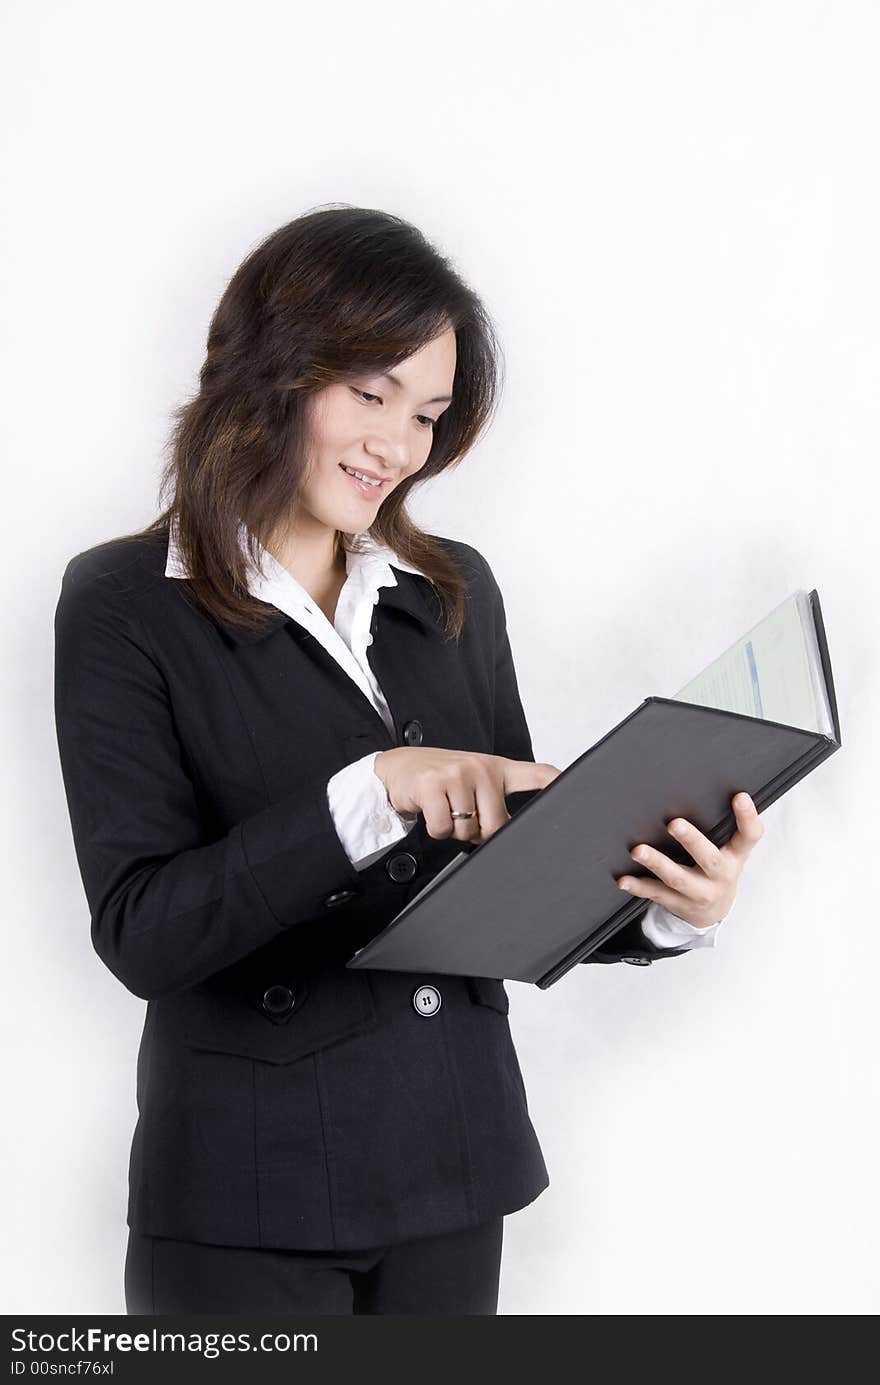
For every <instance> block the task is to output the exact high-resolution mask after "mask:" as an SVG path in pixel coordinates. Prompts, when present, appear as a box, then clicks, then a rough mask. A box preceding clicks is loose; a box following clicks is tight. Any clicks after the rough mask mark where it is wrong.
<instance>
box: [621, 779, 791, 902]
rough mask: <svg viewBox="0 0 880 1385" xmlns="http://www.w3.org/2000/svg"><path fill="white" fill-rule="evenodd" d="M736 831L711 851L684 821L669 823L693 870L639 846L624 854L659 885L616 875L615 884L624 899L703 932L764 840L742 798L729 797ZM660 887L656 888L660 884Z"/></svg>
mask: <svg viewBox="0 0 880 1385" xmlns="http://www.w3.org/2000/svg"><path fill="white" fill-rule="evenodd" d="M730 801H731V805H732V807H733V812H734V816H735V818H736V824H737V830H736V832H734V834H733V836H732V837H731V839H730V841H729V842H727V843H726V844H725V845H724V846H721V847H718V846H715V844H714V842H710V841H709V838H708V837H705V836H704V835H703V833H702V832H701V831H700V830H699V828H697V827H694V825H693V823H690V822H688V821H687V819H686V818H673V819H672V821H671V822H668V823H667V824H666V830H667V832H669V833H670V834H671V835H672V836H673V837H675V839H676V841H678V842H681V844H682V846H683V847H685V849H686V850H687V851H688V852H689V853H690V855H691V856H693V858H694V860H695V861H696V865H695V866H680V865H679V864H678V862H677V861H671V860H670V859H669V857H668V856H664V855H663V852H662V851H656V850H655V849H654V847H652V846H647V845H645V844H644V843H643V844H641V845H639V846H635V847H633V849H632V851H631V852H630V853H629V854H630V856H632V858H633V860H634V861H638V863H639V865H642V866H647V867H648V869H649V870H652V871H653V872H654V874H655V875H656V876H659V880H651V879H643V878H642V877H641V876H633V875H621V876H620V877H619V879H618V880H617V884H618V885H619V887H620V888H621V889H622V890H624V889H625V890H627V891H628V892H629V893H630V894H634V895H639V896H640V897H641V898H642V899H651V900H655V901H656V902H657V903H658V904H661V905H662V906H663V908H664V909H668V910H669V912H670V913H671V914H675V915H676V917H677V918H680V919H684V921H685V923H690V924H693V926H694V927H695V928H708V927H709V925H710V924H713V923H718V921H719V920H720V919H723V918H724V917H725V915H726V914H727V913H729V911H730V909H731V908H732V906H733V901H734V899H735V897H736V887H737V884H738V882H739V876H740V872H741V870H742V868H743V866H744V865H745V863H746V861H747V860H748V858H749V855H750V854H751V851H752V848H753V847H754V846H756V845H757V843H758V842H759V841H760V840H761V838H762V837H763V835H764V824H763V823H762V822H761V820H760V818H759V817H758V810H757V808H756V807H755V805H754V803H753V802H752V800H751V799H750V798H749V795H748V794H745V793H741V794H735V795H734V797H733V798H732V799H731V800H730ZM661 882H662V883H661Z"/></svg>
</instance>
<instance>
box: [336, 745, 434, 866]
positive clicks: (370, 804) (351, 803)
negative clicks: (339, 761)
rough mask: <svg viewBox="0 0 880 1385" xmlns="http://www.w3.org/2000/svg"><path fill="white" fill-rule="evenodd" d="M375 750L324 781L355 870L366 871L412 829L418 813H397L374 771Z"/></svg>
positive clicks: (347, 853)
mask: <svg viewBox="0 0 880 1385" xmlns="http://www.w3.org/2000/svg"><path fill="white" fill-rule="evenodd" d="M378 754H379V751H378V750H374V751H373V752H372V753H371V754H369V755H364V756H363V758H362V759H360V760H355V761H354V762H353V763H352V764H350V765H346V766H345V767H344V768H343V769H341V770H339V771H337V773H336V774H334V775H333V777H332V779H331V780H330V781H329V783H328V784H327V801H328V803H329V806H330V816H331V817H332V818H333V823H334V826H335V827H336V833H337V836H338V837H339V840H340V842H341V843H342V846H343V849H344V851H345V854H346V856H347V857H348V859H349V860H350V861H351V863H352V865H353V866H354V868H355V870H365V869H366V867H367V866H369V865H371V864H372V863H373V861H375V860H376V859H377V858H378V857H379V856H381V855H383V854H384V852H386V851H387V850H388V848H389V847H391V846H393V845H394V843H395V842H399V841H400V840H401V838H402V837H405V836H406V835H407V833H408V832H411V831H412V829H413V826H414V824H415V823H416V822H417V821H418V813H413V814H410V813H398V812H396V811H395V809H394V808H392V807H391V804H390V803H389V802H388V794H387V792H386V790H385V785H384V784H383V783H382V780H381V779H380V778H379V776H378V774H375V773H374V771H373V766H374V764H375V760H376V756H377V755H378Z"/></svg>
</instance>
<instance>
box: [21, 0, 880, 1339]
mask: <svg viewBox="0 0 880 1385" xmlns="http://www.w3.org/2000/svg"><path fill="white" fill-rule="evenodd" d="M313 11H316V12H313ZM3 28H4V35H3V39H4V44H3V46H4V47H5V58H4V59H3V64H4V70H3V73H2V83H0V87H2V89H3V93H4V94H3V98H2V99H3V107H4V109H3V112H2V114H3V129H4V138H5V141H6V152H5V161H4V162H5V177H4V184H5V189H6V192H7V196H8V197H9V202H10V214H8V215H7V217H6V218H5V221H6V229H5V231H4V233H3V253H2V257H0V264H2V275H3V283H2V290H3V301H4V314H3V316H4V318H5V332H4V341H5V347H4V358H3V362H2V365H3V377H4V382H5V383H7V384H8V385H9V386H10V389H9V391H8V393H7V396H6V404H5V406H4V411H3V432H4V436H5V443H6V449H5V450H6V462H5V468H4V490H5V496H4V501H5V504H4V509H5V513H6V516H7V518H6V522H5V536H6V537H5V543H6V552H7V560H6V568H5V571H6V582H7V600H6V602H5V604H4V614H3V625H4V628H3V637H4V650H5V654H6V668H7V678H6V679H5V680H4V698H5V704H6V705H5V708H4V715H3V726H4V729H5V731H6V736H7V739H6V746H5V751H4V778H5V784H6V792H5V793H4V796H3V797H4V804H5V813H6V822H5V829H4V831H3V842H4V847H5V849H6V852H7V854H8V859H7V862H6V868H5V873H4V882H5V899H4V904H5V909H4V915H3V921H4V963H5V966H4V975H5V985H4V988H3V991H4V1004H3V1007H2V1012H3V1020H4V1039H3V1067H4V1077H5V1080H6V1085H7V1095H6V1097H5V1100H4V1108H3V1109H4V1114H5V1117H6V1120H5V1127H6V1129H5V1137H4V1140H3V1145H2V1149H3V1155H2V1158H3V1165H4V1167H3V1169H2V1175H3V1176H2V1182H3V1187H4V1192H5V1194H6V1198H5V1202H6V1205H5V1208H4V1213H3V1227H4V1241H5V1247H4V1248H5V1250H6V1252H7V1254H6V1256H5V1260H6V1263H7V1270H6V1281H5V1283H4V1285H3V1309H4V1311H5V1312H7V1313H12V1312H40V1313H43V1312H45V1313H52V1312H55V1313H62V1312H63V1313H97V1312H118V1313H122V1312H124V1302H123V1290H122V1265H123V1256H124V1248H125V1236H126V1229H125V1196H126V1175H127V1162H128V1147H129V1140H130V1137H131V1132H132V1128H133V1125H134V1119H135V1106H134V1077H135V1056H136V1049H137V1043H138V1038H139V1034H140V1027H141V1022H142V1017H143V1012H144V1008H145V1007H144V1003H143V1002H142V1001H140V1000H138V999H136V998H135V997H133V996H131V995H130V994H129V993H128V992H127V991H125V990H124V988H123V987H122V986H121V985H120V984H119V983H118V981H116V980H115V979H114V977H113V976H112V975H111V974H110V973H109V972H108V971H107V970H106V969H105V968H103V967H102V965H101V963H100V962H99V961H98V959H97V957H96V955H95V954H94V953H93V952H92V950H91V945H90V942H89V928H88V922H89V921H88V913H87V908H86V904H85V897H84V894H83V892H82V888H81V884H80V880H79V876H78V873H77V868H76V862H75V858H74V854H73V846H72V840H71V836H70V829H69V823H68V819H67V814H66V805H65V802H64V797H63V790H62V784H61V778H60V770H59V765H58V760H57V749H56V745H55V740H54V725H53V717H52V617H53V611H54V607H55V602H56V601H57V597H58V592H59V584H60V578H61V573H62V570H63V568H64V565H65V564H66V562H67V560H68V559H69V558H70V557H71V556H72V555H73V554H74V553H77V552H80V551H82V550H83V549H84V548H87V547H90V546H91V545H93V544H95V543H98V542H101V541H103V540H105V539H108V538H111V537H113V536H114V535H117V534H120V533H123V532H126V531H127V530H129V529H131V528H135V527H138V526H140V525H142V524H144V523H146V522H147V521H148V520H149V519H151V518H152V517H153V515H154V514H155V512H156V510H155V504H156V491H157V482H158V473H159V466H160V462H161V449H162V446H163V444H164V441H165V437H166V433H167V427H168V421H169V414H170V410H171V409H172V408H173V407H174V406H175V405H176V404H178V403H180V402H181V401H182V400H183V399H184V398H185V397H186V396H187V395H188V394H189V393H190V391H191V390H192V389H193V388H194V385H195V380H196V373H197V371H198V368H199V366H200V364H201V360H202V353H203V349H204V339H205V333H206V328H207V323H208V320H209V316H210V314H211V312H212V309H213V307H214V305H215V303H216V301H217V299H218V297H219V295H220V293H221V292H222V290H223V288H224V286H225V284H226V282H227V280H228V278H229V277H230V275H231V274H232V272H233V271H234V269H235V267H236V265H237V264H238V263H239V262H240V260H241V259H242V258H243V257H244V255H245V254H246V253H247V252H248V251H249V250H250V249H251V248H252V246H253V245H254V244H255V243H256V242H257V240H259V239H261V238H262V237H263V236H264V235H265V234H267V233H268V232H269V231H270V230H272V229H274V228H275V227H277V226H279V225H281V224H282V223H283V222H285V221H288V220H290V219H292V218H293V217H294V216H297V215H299V214H300V213H301V212H303V211H305V210H307V209H309V208H311V207H314V206H318V205H323V204H326V203H330V202H347V203H350V204H355V205H361V206H369V207H378V208H382V209H384V210H387V211H391V212H394V213H396V214H398V215H402V216H405V217H406V218H408V219H409V220H411V221H413V222H415V224H416V225H418V226H419V227H420V228H421V229H422V230H423V231H424V232H425V234H426V235H427V236H428V237H429V239H431V240H432V241H433V242H434V244H435V245H437V246H438V248H440V249H441V250H443V251H444V252H445V253H447V254H449V255H451V256H452V257H453V259H454V261H455V263H456V265H457V267H458V268H459V269H460V271H461V272H462V273H463V274H464V275H465V277H466V278H467V279H468V280H469V282H471V283H472V285H473V286H474V287H475V288H476V289H477V291H478V292H479V293H480V294H481V295H482V297H483V298H484V301H485V302H486V305H487V307H488V309H489V311H490V313H491V314H492V315H493V317H494V318H495V321H496V323H497V325H498V328H499V331H500V333H501V336H502V340H503V343H504V349H505V355H506V362H507V382H506V388H505V394H504V400H503V404H502V407H501V411H500V415H499V417H498V419H497V421H496V424H495V426H494V428H493V430H492V431H491V433H490V434H489V435H488V436H487V438H486V439H485V440H484V441H483V442H482V443H481V444H480V445H479V446H478V448H477V449H476V450H475V451H474V452H473V454H472V455H471V457H470V458H469V459H468V460H467V461H466V462H464V463H463V464H462V465H461V466H460V467H459V468H458V470H457V472H456V473H455V474H454V475H450V476H448V477H446V478H440V479H439V480H438V481H436V482H435V483H433V484H432V486H431V488H430V489H429V490H428V491H426V492H425V493H424V494H423V496H422V498H421V499H420V500H419V502H418V503H417V505H416V506H415V507H414V509H415V513H416V514H417V516H418V517H419V518H420V519H421V520H422V521H423V523H424V524H425V526H426V527H427V528H429V529H431V530H432V531H434V532H437V533H441V534H449V535H452V536H457V537H459V538H462V539H465V540H467V541H469V542H471V543H473V544H475V545H476V546H477V547H478V548H480V549H481V550H482V551H483V552H484V553H485V554H486V556H487V557H488V558H489V560H490V562H491V563H492V565H493V568H494V570H495V573H496V576H497V577H498V580H499V582H500V584H501V587H502V590H503V592H504V594H505V600H506V604H507V609H508V618H509V627H510V634H511V639H512V643H513V649H514V654H515V657H516V661H517V666H518V671H519V678H520V687H521V692H522V696H523V700H524V703H525V707H526V712H527V715H528V717H529V722H530V725H531V729H532V734H533V740H534V745H535V754H536V757H537V758H538V759H540V760H547V761H549V762H551V763H554V764H556V765H558V766H559V767H564V766H565V765H567V764H569V763H570V762H571V761H572V760H573V759H574V758H575V757H576V756H578V755H579V754H581V753H582V751H583V750H584V749H586V748H587V747H588V746H589V745H591V744H592V743H593V742H594V741H595V740H597V739H598V738H599V737H600V736H601V735H603V734H604V733H605V732H606V731H607V730H608V729H609V728H610V727H611V726H612V725H613V724H615V723H616V722H617V721H619V720H620V719H621V718H622V717H624V716H625V715H627V714H628V713H629V712H630V711H632V710H633V709H634V707H635V706H637V705H638V703H639V702H640V701H641V700H642V699H643V698H644V697H645V696H648V695H651V694H659V695H665V696H668V695H671V694H672V693H674V692H675V691H676V690H677V689H678V688H679V687H680V686H681V685H682V684H683V683H685V682H686V681H688V680H689V679H690V678H691V677H692V676H693V675H694V674H695V673H697V672H698V671H699V670H700V669H701V668H702V667H703V666H704V665H705V664H706V663H708V662H709V661H710V660H711V659H713V658H714V657H715V656H716V655H717V654H718V653H720V652H721V650H722V649H724V648H726V647H727V646H728V645H729V644H730V643H732V642H733V641H734V640H735V639H737V638H738V637H739V636H740V635H741V634H742V633H743V632H744V631H745V630H746V629H748V628H749V627H750V626H751V625H752V624H754V623H755V622H756V621H757V620H758V619H760V618H761V617H762V616H763V615H764V614H765V613H766V612H767V611H768V610H770V609H771V608H772V607H773V606H775V605H777V604H778V603H779V602H780V601H781V600H783V599H784V598H785V597H786V596H787V595H788V594H789V593H790V592H792V591H793V590H794V589H795V588H797V587H804V588H807V589H809V588H812V587H814V586H815V587H817V588H818V590H819V593H820V597H821V600H822V607H823V611H824V614H825V620H826V625H827V629H828V637H829V643H830V648H831V655H832V660H833V666H834V673H835V680H836V686H837V694H838V699H839V705H840V716H841V722H842V730H843V740H844V746H843V749H842V750H841V751H840V752H838V753H837V754H835V755H834V756H832V757H831V759H830V760H828V761H827V762H826V763H825V764H823V765H821V766H820V767H819V768H818V770H816V772H815V773H814V774H812V775H810V776H809V777H808V778H807V779H806V780H804V781H803V782H802V783H801V784H800V785H799V786H798V787H797V788H796V789H795V790H794V791H793V792H792V793H790V794H789V795H787V796H786V797H784V798H783V799H782V800H780V802H779V803H777V804H775V805H773V806H772V807H771V808H770V809H768V811H767V813H766V815H765V825H766V833H765V836H764V839H763V840H762V842H761V843H760V844H759V846H758V848H757V849H756V851H755V853H754V855H753V856H752V859H751V861H750V862H749V864H748V867H747V870H746V872H745V874H744V876H743V878H742V882H741V887H740V892H739V897H738V899H737V902H736V906H735V910H734V913H733V915H732V917H731V918H730V920H729V922H728V923H726V924H725V925H724V928H723V929H722V930H721V934H720V937H719V943H718V946H717V947H716V948H715V949H714V950H704V951H701V952H699V953H694V954H693V955H691V956H688V957H683V958H680V959H677V960H667V961H663V962H659V963H656V964H655V965H654V966H652V967H645V968H636V967H627V966H611V967H599V966H594V967H578V968H576V969H575V971H574V972H572V973H570V974H569V975H568V976H567V977H566V978H565V979H564V980H563V981H562V982H560V983H559V985H558V986H557V987H555V988H554V989H552V990H551V991H548V992H546V993H545V992H541V991H539V990H537V989H536V988H534V987H529V986H526V985H520V984H517V983H511V984H510V985H509V990H510V992H511V995H512V1005H511V1021H512V1026H513V1031H514V1035H515V1038H516V1041H517V1045H518V1050H519V1054H520V1061H521V1064H522V1067H523V1070H524V1073H525V1079H526V1084H527V1088H528V1092H529V1102H530V1109H531V1112H532V1117H533V1120H534V1123H535V1126H536V1128H537V1130H538V1133H539V1136H540V1138H541V1141H542V1145H543V1148H544V1151H545V1156H546V1159H547V1163H548V1166H549V1168H550V1173H551V1180H552V1182H551V1186H550V1188H549V1189H548V1190H547V1192H545V1193H544V1194H543V1195H542V1196H541V1197H540V1198H539V1199H538V1200H537V1201H536V1202H535V1203H533V1204H532V1205H531V1206H530V1207H528V1208H526V1209H525V1210H523V1211H521V1212H519V1213H517V1214H515V1215H513V1216H511V1217H510V1218H508V1220H507V1223H506V1238H505V1254H504V1264H503V1274H502V1285H501V1302H500V1311H501V1312H502V1313H505V1314H554V1313H565V1314H633V1313H637V1314H647V1313H657V1314H692V1313H693V1314H716V1313H721V1314H746V1313H758V1314H826V1313H828V1314H842V1313H849V1312H854V1313H863V1314H864V1313H871V1312H876V1311H877V1309H878V1307H880V1301H878V1300H880V1293H878V1271H877V1256H878V1252H877V1245H878V1233H880V1225H878V1220H880V1219H878V1194H877V1178H876V1171H877V1167H878V1155H880V1151H878V1140H877V1124H878V1121H877V1097H878V1081H877V1071H878V1052H877V1048H878V1044H877V1023H876V985H877V976H878V959H880V931H878V930H880V922H878V914H877V908H876V902H875V901H876V877H875V870H876V866H875V863H874V856H873V853H872V850H871V848H872V847H873V846H874V845H875V843H876V839H877V828H878V814H877V812H876V796H877V789H876V785H877V769H878V757H877V733H876V726H877V703H878V666H877V640H876V629H877V602H878V596H880V592H878V586H877V580H876V576H875V569H876V557H877V551H876V482H875V473H876V468H877V463H878V441H880V427H878V423H880V417H878V413H880V405H878V400H880V390H878V367H880V349H878V320H880V273H878V253H877V247H878V245H880V201H878V184H877V176H876V174H877V146H878V116H880V97H878V83H877V71H878V59H880V11H878V8H877V6H876V5H875V4H873V3H870V0H866V2H865V3H861V4H860V3H846V0H842V2H840V0H839V2H838V3H836V4H835V5H834V6H833V7H832V6H829V5H826V4H820V3H813V2H812V0H797V2H796V3H795V2H794V0H792V2H791V3H783V0H777V2H776V3H773V2H772V0H771V3H761V4H751V3H744V0H735V3H734V2H733V0H731V2H730V3H726V4H725V3H714V4H712V3H696V2H695V0H687V2H683V3H677V4H668V3H664V4H653V3H636V2H635V0H632V2H631V3H624V4H613V3H610V0H603V3H594V4H586V5H583V4H581V5H575V4H553V3H544V4H541V5H540V6H538V7H536V8H535V9H534V10H529V9H528V8H526V7H525V6H523V5H517V6H515V5H513V4H503V3H492V4H489V3H474V0H447V2H446V3H445V4H444V5H443V6H442V7H441V6H439V5H437V6H427V5H416V6H414V5H413V4H412V3H409V4H403V3H395V4H380V5H372V6H362V5H355V4H352V3H349V2H348V0H336V3H335V4H334V5H332V6H320V7H306V6H302V7H297V6H295V5H292V4H290V3H289V0H285V2H284V3H267V0H249V3H248V4H235V5H233V4H226V3H217V0H213V2H212V3H205V2H204V0H202V2H201V3H190V4H186V3H183V4H181V3H179V0H178V3H175V4H174V5H172V4H170V3H168V0H158V3H157V2H156V0H154V3H152V4H151V6H149V7H144V6H140V7H137V8H136V7H134V6H125V5H118V4H110V3H105V4H102V3H95V0H91V2H90V0H81V2H80V3H79V4H76V5H63V4H60V3H43V4H39V3H38V4H33V3H28V4H25V3H22V2H21V0H19V2H18V3H7V5H6V7H5V19H4V21H3Z"/></svg>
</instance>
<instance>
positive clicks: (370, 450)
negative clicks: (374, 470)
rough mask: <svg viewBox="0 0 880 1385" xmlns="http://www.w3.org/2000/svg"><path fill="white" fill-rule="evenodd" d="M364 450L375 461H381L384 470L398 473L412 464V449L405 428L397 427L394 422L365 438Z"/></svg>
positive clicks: (394, 473)
mask: <svg viewBox="0 0 880 1385" xmlns="http://www.w3.org/2000/svg"><path fill="white" fill-rule="evenodd" d="M364 450H365V451H366V452H367V454H368V455H369V456H370V457H371V458H372V459H373V460H374V461H375V462H377V463H381V468H382V471H383V472H384V471H388V472H390V473H392V474H393V475H396V474H397V473H398V472H404V471H407V470H408V469H409V468H410V466H411V465H412V451H411V448H410V445H409V441H408V439H407V437H406V434H405V429H404V428H399V429H396V428H395V427H394V426H393V425H392V424H389V425H388V426H387V427H386V428H384V429H383V430H382V431H381V432H380V433H373V434H371V435H370V436H369V437H367V438H365V439H364Z"/></svg>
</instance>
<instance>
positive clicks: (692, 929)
mask: <svg viewBox="0 0 880 1385" xmlns="http://www.w3.org/2000/svg"><path fill="white" fill-rule="evenodd" d="M732 912H733V908H732V906H731V908H730V909H728V911H727V913H726V914H725V915H724V918H721V919H719V920H718V922H717V923H710V924H709V925H708V926H707V927H706V928H697V927H696V926H695V925H694V924H692V923H687V922H686V921H685V920H684V919H680V918H679V917H678V915H677V914H670V912H669V910H668V909H664V908H663V905H662V904H658V903H657V902H656V901H652V902H651V903H650V904H649V905H648V912H647V913H646V914H645V917H644V918H643V919H642V932H643V933H644V935H645V937H646V938H647V939H648V942H650V943H653V944H654V946H655V947H689V948H693V947H714V946H715V938H716V936H717V933H718V930H719V928H720V927H721V925H722V923H725V922H726V921H727V919H729V918H730V915H731V913H732Z"/></svg>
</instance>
